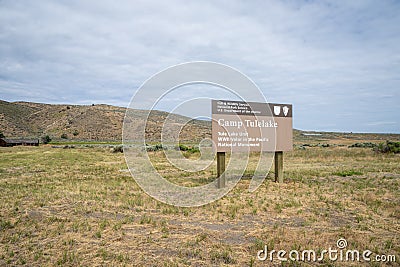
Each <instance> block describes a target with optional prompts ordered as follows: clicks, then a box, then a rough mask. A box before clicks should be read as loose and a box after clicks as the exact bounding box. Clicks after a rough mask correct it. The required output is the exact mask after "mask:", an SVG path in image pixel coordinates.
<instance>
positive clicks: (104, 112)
mask: <svg viewBox="0 0 400 267" xmlns="http://www.w3.org/2000/svg"><path fill="white" fill-rule="evenodd" d="M125 111H126V108H123V107H116V106H110V105H104V104H101V105H58V104H57V105H54V104H41V103H31V102H7V101H1V100H0V131H2V132H3V134H4V135H5V136H6V137H9V138H19V137H31V138H39V137H40V136H44V135H49V136H50V137H52V138H53V140H57V139H61V136H62V135H63V136H64V137H65V136H66V137H67V138H68V139H72V140H97V141H120V140H121V135H122V124H123V120H124V116H125ZM168 115H169V113H167V112H163V111H152V112H151V116H150V118H149V120H148V127H147V129H146V132H147V134H148V135H147V136H148V137H149V139H146V140H150V141H152V140H154V141H156V140H159V139H160V137H161V127H162V125H161V123H160V122H163V121H164V120H165V118H166V117H167V116H168ZM136 116H137V117H136ZM144 117H145V111H141V110H135V119H134V122H133V123H134V124H135V123H136V124H143V123H145V118H144ZM169 120H172V121H173V122H174V123H175V124H177V125H180V126H184V122H186V121H187V120H189V118H187V117H184V116H180V115H176V114H171V115H170V116H169ZM210 128H211V123H210V122H207V121H200V120H191V121H190V123H188V124H187V125H186V126H185V127H184V128H183V130H182V133H181V138H182V140H193V141H195V139H199V138H204V137H211V130H210Z"/></svg>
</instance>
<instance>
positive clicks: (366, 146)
mask: <svg viewBox="0 0 400 267" xmlns="http://www.w3.org/2000/svg"><path fill="white" fill-rule="evenodd" d="M376 146H377V145H376V144H374V143H371V142H367V143H355V144H352V145H350V146H349V148H352V147H362V148H375V147H376Z"/></svg>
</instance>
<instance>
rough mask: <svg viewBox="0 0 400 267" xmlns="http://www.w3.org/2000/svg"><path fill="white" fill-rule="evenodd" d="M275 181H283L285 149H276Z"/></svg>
mask: <svg viewBox="0 0 400 267" xmlns="http://www.w3.org/2000/svg"><path fill="white" fill-rule="evenodd" d="M275 182H278V183H283V151H275Z"/></svg>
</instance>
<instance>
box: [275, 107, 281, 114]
mask: <svg viewBox="0 0 400 267" xmlns="http://www.w3.org/2000/svg"><path fill="white" fill-rule="evenodd" d="M274 114H275V116H279V114H281V106H274Z"/></svg>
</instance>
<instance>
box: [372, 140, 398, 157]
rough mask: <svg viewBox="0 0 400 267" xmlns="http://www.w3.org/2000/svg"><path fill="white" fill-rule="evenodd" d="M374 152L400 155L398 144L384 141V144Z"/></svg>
mask: <svg viewBox="0 0 400 267" xmlns="http://www.w3.org/2000/svg"><path fill="white" fill-rule="evenodd" d="M374 151H375V152H378V153H395V154H397V153H400V142H395V141H386V143H380V144H379V145H378V146H376V147H375V148H374Z"/></svg>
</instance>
